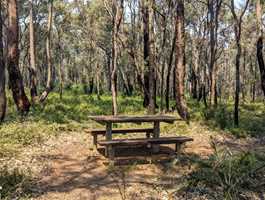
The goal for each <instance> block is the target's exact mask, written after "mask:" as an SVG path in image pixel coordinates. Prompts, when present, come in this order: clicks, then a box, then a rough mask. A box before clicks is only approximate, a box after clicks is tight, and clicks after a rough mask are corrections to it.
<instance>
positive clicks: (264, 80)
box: [256, 0, 265, 96]
mask: <svg viewBox="0 0 265 200" xmlns="http://www.w3.org/2000/svg"><path fill="white" fill-rule="evenodd" d="M256 17H257V29H258V39H257V59H258V63H259V69H260V78H261V88H262V91H263V94H264V96H265V65H264V59H263V52H262V51H263V29H262V6H261V2H260V0H257V1H256Z"/></svg>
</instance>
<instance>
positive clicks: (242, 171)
mask: <svg viewBox="0 0 265 200" xmlns="http://www.w3.org/2000/svg"><path fill="white" fill-rule="evenodd" d="M77 94H79V93H78V91H70V92H68V93H66V94H65V96H64V98H63V100H60V99H59V97H58V94H55V93H53V94H51V96H50V97H49V100H48V101H47V104H46V106H45V107H44V108H43V107H42V108H36V109H35V110H34V111H32V112H31V113H30V114H29V116H28V117H27V118H26V119H20V118H19V117H18V116H16V115H15V114H13V113H15V112H14V110H9V112H8V117H7V120H6V123H5V124H3V125H1V127H0V138H1V139H0V199H1V197H2V198H3V199H14V198H16V199H34V200H55V199H59V200H61V199H62V200H63V199H69V200H72V199H99V200H101V199H102V200H104V199H113V200H116V199H117V200H119V199H122V200H123V199H159V200H160V199H161V200H163V199H224V198H227V199H229V198H230V199H235V198H238V199H264V198H265V169H264V164H265V106H264V104H263V103H255V104H245V105H243V106H241V124H242V125H241V126H240V127H239V128H233V126H232V125H231V123H232V122H231V115H232V114H231V110H229V106H228V108H226V107H224V106H220V107H218V109H216V111H215V112H213V111H211V110H207V111H203V109H202V106H201V105H199V104H198V103H195V102H190V103H189V104H190V105H189V107H190V108H191V115H192V120H191V123H190V124H189V125H188V124H186V123H185V122H176V123H175V124H170V125H168V124H163V125H162V127H161V129H162V131H161V132H162V135H170V136H174V135H186V136H189V137H192V138H193V139H194V142H191V143H188V144H187V145H186V146H185V148H183V152H182V154H181V156H180V157H179V158H178V159H168V158H169V156H168V154H170V153H171V152H172V149H173V146H163V147H162V148H161V151H160V153H159V154H156V155H152V156H151V155H150V153H148V151H147V150H146V149H122V150H120V151H118V157H117V164H116V165H115V166H109V165H108V159H106V158H105V157H104V156H103V153H102V152H103V151H102V149H100V150H99V151H96V152H95V151H93V150H92V148H91V141H92V138H91V137H90V136H89V134H87V133H85V129H87V128H96V127H100V125H98V124H96V123H94V122H92V121H90V120H88V119H87V118H86V117H87V116H88V115H92V114H110V111H111V97H109V96H103V97H102V99H101V100H100V101H98V100H97V99H96V97H95V96H87V95H77ZM9 103H10V104H11V102H10V101H9ZM119 103H120V104H119V105H120V113H123V114H144V109H143V108H142V105H141V99H140V97H120V98H119ZM171 115H174V116H177V114H176V113H171ZM127 126H130V125H127ZM135 136H137V135H130V137H135ZM126 137H127V136H126Z"/></svg>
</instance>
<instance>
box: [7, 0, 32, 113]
mask: <svg viewBox="0 0 265 200" xmlns="http://www.w3.org/2000/svg"><path fill="white" fill-rule="evenodd" d="M18 33H19V28H18V11H17V1H16V0H9V1H8V34H7V42H8V56H7V57H8V58H7V60H8V61H7V62H8V63H7V69H8V73H9V83H10V87H11V89H12V94H13V99H14V101H15V104H16V106H17V109H18V111H19V112H20V113H21V114H22V115H24V114H27V113H28V111H29V108H30V102H29V100H28V98H27V96H26V94H25V91H24V85H23V80H22V75H21V72H20V70H19V50H18V43H19V39H18V37H19V36H18Z"/></svg>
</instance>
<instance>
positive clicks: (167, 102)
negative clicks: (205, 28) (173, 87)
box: [166, 34, 176, 112]
mask: <svg viewBox="0 0 265 200" xmlns="http://www.w3.org/2000/svg"><path fill="white" fill-rule="evenodd" d="M175 46H176V34H174V38H173V40H172V48H171V52H170V56H169V62H168V71H167V77H166V111H167V112H169V92H170V91H169V90H170V75H171V71H172V62H173V56H174V51H175ZM174 84H175V83H174Z"/></svg>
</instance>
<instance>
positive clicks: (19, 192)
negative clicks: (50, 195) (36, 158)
mask: <svg viewBox="0 0 265 200" xmlns="http://www.w3.org/2000/svg"><path fill="white" fill-rule="evenodd" d="M31 184H32V178H31V174H30V170H29V169H27V170H23V171H22V170H20V169H12V170H10V169H9V168H8V167H1V168H0V199H1V200H10V199H24V198H25V199H26V198H27V196H28V195H29V194H30V191H28V188H30V186H31Z"/></svg>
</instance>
